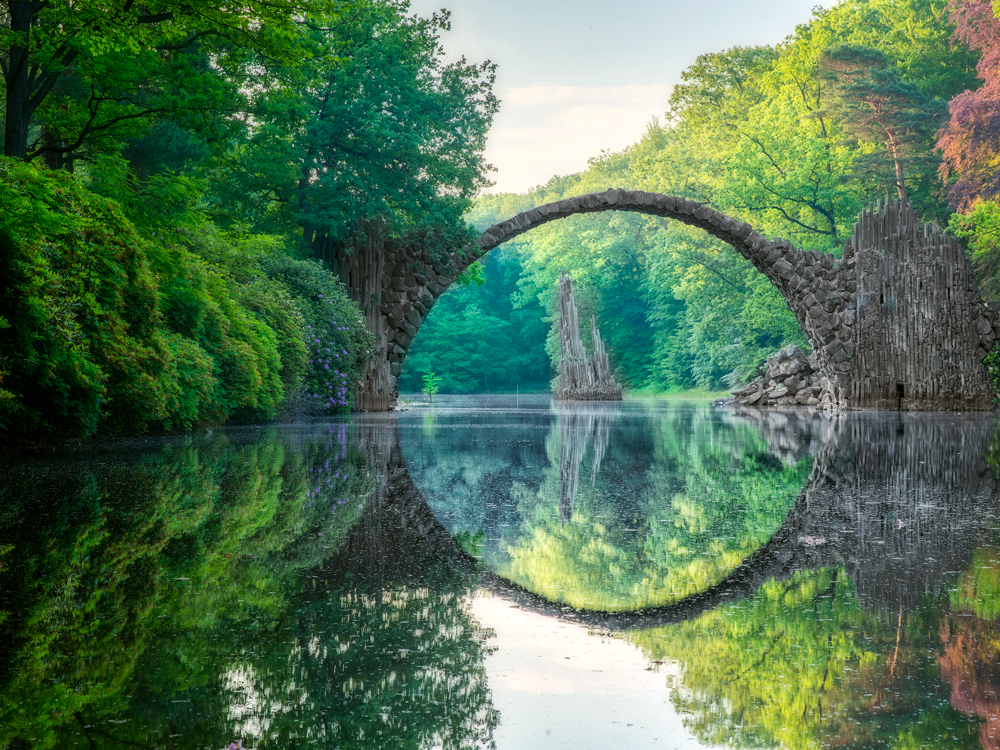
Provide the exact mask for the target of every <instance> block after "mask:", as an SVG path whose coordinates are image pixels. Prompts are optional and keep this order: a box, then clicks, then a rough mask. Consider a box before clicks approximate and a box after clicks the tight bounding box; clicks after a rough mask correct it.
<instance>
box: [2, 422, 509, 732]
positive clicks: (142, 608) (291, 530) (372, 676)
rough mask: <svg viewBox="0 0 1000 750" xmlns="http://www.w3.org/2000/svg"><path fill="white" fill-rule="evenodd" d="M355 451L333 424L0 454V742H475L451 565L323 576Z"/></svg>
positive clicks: (347, 518)
mask: <svg viewBox="0 0 1000 750" xmlns="http://www.w3.org/2000/svg"><path fill="white" fill-rule="evenodd" d="M368 448H369V449H372V448H375V446H374V445H372V444H371V442H370V441H369V444H368ZM369 456H370V452H369V453H366V452H365V451H364V450H362V449H361V446H359V442H358V438H357V436H356V435H353V434H351V433H349V432H348V431H347V430H345V426H344V425H342V424H341V425H332V426H329V427H328V426H326V425H323V426H322V427H318V428H317V429H315V431H308V432H298V433H296V435H295V436H294V437H293V436H291V435H289V434H287V432H286V433H284V434H283V433H281V432H277V431H265V432H261V433H255V435H254V436H253V437H252V438H250V439H246V436H240V435H239V434H238V433H232V434H231V435H230V436H228V437H227V436H224V435H221V434H217V435H214V436H212V437H209V438H205V439H200V440H197V439H193V438H187V439H185V440H183V441H181V442H174V443H172V444H168V445H165V446H164V445H161V446H159V448H158V449H157V450H156V451H149V452H146V453H140V454H138V455H126V456H122V455H121V454H120V453H119V454H118V455H116V456H108V455H101V456H92V457H90V458H91V459H92V460H89V461H87V462H86V463H84V462H80V461H57V462H55V463H52V462H50V463H42V462H35V463H32V464H28V465H22V466H18V467H5V468H4V470H3V475H2V481H0V634H2V635H3V639H2V643H0V747H23V746H26V745H30V746H31V747H33V748H53V747H65V746H67V745H73V744H78V743H82V744H89V743H91V742H92V741H93V742H100V743H101V744H104V743H106V742H111V743H113V744H118V743H121V744H125V745H133V746H134V745H141V746H162V745H177V744H179V745H184V746H187V747H202V746H206V747H224V746H226V745H227V744H228V743H229V742H231V741H234V740H236V739H243V741H244V745H245V746H249V747H259V748H287V747H290V746H300V745H302V744H305V743H307V742H308V740H309V739H316V738H317V737H322V738H324V740H325V741H329V742H331V743H333V744H335V745H336V744H342V743H346V744H351V743H356V742H359V741H361V738H365V739H366V740H370V739H371V738H372V737H377V736H378V735H379V734H380V733H382V734H383V735H385V736H386V737H388V736H391V737H392V740H393V741H392V744H393V747H401V748H419V747H427V746H428V745H429V744H431V742H432V740H437V742H438V743H439V744H443V746H444V747H454V748H464V747H471V746H479V745H477V744H476V741H477V740H480V741H488V739H489V736H490V734H491V732H492V728H493V727H494V726H495V725H496V716H495V712H494V711H493V709H492V705H491V703H490V693H489V690H488V688H487V686H486V680H485V672H484V669H483V665H482V660H483V656H484V652H485V645H484V643H483V640H484V638H483V637H484V635H485V634H484V633H483V632H482V630H481V629H480V628H478V627H477V626H476V625H475V624H474V622H473V621H472V620H471V618H470V617H469V614H468V611H467V598H466V596H465V595H466V594H467V591H468V582H466V581H464V580H463V578H462V576H461V575H460V574H457V573H456V572H455V571H448V570H422V571H420V572H419V575H415V576H409V577H405V578H402V580H386V579H385V578H384V577H380V578H379V579H378V580H368V579H366V578H365V577H364V576H362V575H357V576H355V577H354V578H353V579H351V577H350V576H344V577H335V578H332V579H331V578H327V577H326V576H324V575H323V569H322V567H321V566H322V565H323V564H324V563H327V562H329V561H330V560H331V558H332V557H334V556H335V555H336V554H337V552H338V550H339V549H341V547H342V545H344V543H345V539H346V538H347V537H348V535H349V534H350V533H351V529H352V528H354V527H356V526H357V525H358V522H359V519H360V518H362V516H363V514H364V513H365V509H366V504H367V502H368V499H369V497H370V495H371V493H372V491H373V490H374V489H375V482H376V481H377V480H376V478H375V467H374V466H373V465H372V464H371V463H370V462H369ZM354 562H357V560H356V559H355V560H354ZM317 578H323V580H322V582H321V584H319V585H317ZM416 622H421V623H422V628H420V627H414V623H416ZM303 644H304V645H303ZM309 644H314V645H309ZM315 644H321V647H319V648H317V647H316V646H315ZM376 665H377V666H376ZM234 709H235V710H234Z"/></svg>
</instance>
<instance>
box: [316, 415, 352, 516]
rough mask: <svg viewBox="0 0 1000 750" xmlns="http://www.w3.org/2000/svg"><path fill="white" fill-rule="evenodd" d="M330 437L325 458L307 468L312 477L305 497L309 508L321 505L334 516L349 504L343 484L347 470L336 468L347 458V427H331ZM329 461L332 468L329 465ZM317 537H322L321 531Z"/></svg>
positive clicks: (349, 499)
mask: <svg viewBox="0 0 1000 750" xmlns="http://www.w3.org/2000/svg"><path fill="white" fill-rule="evenodd" d="M330 436H331V439H330V440H329V441H327V444H326V450H327V457H326V458H325V459H323V463H322V464H320V465H317V466H312V467H310V468H309V473H310V474H311V475H313V476H311V477H310V478H309V489H308V493H307V496H308V497H309V503H308V505H309V507H312V504H313V502H316V503H317V505H320V504H321V503H322V505H323V507H328V508H329V509H330V511H331V514H332V515H336V514H337V513H339V512H340V511H341V510H342V509H343V508H344V507H345V506H348V505H350V503H351V498H350V497H347V493H346V489H347V488H346V484H344V483H346V482H347V481H348V480H349V479H350V477H349V475H348V471H347V468H346V467H345V468H344V469H343V470H341V469H339V468H337V464H339V463H340V462H341V460H343V459H346V458H347V425H344V424H341V425H336V426H331V427H330ZM331 461H332V462H333V466H331V465H330V463H331ZM338 496H339V497H338ZM333 527H334V524H332V523H331V524H330V525H329V528H330V529H332V528H333ZM319 536H323V532H322V531H320V532H319Z"/></svg>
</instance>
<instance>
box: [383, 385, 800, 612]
mask: <svg viewBox="0 0 1000 750" xmlns="http://www.w3.org/2000/svg"><path fill="white" fill-rule="evenodd" d="M437 425H438V426H439V428H440V429H439V432H438V433H437V435H436V436H435V437H434V439H433V440H428V439H427V436H426V434H425V433H424V432H422V431H421V430H420V429H419V423H418V422H417V421H416V419H415V418H413V417H411V416H409V415H407V416H406V417H405V418H403V419H402V420H401V422H400V436H401V441H402V445H403V450H404V455H405V456H406V459H407V463H408V466H409V468H410V472H411V475H412V476H413V478H414V480H415V482H416V484H417V486H418V487H419V488H420V491H421V492H422V494H423V495H424V496H425V497H426V498H427V501H428V503H429V504H430V506H431V508H432V509H433V510H434V512H435V514H436V515H437V516H438V518H439V519H440V520H441V522H442V523H443V524H444V525H445V527H446V528H448V529H449V530H450V531H451V532H452V533H453V534H455V535H456V537H461V538H462V539H463V540H469V539H471V540H478V542H477V543H476V545H475V547H474V548H473V547H470V549H469V551H470V552H473V553H474V554H476V555H478V556H480V557H481V558H482V559H483V561H484V563H485V564H486V565H487V567H488V568H489V569H490V570H492V571H493V572H495V573H497V574H499V575H500V576H502V577H504V578H507V579H509V580H511V581H513V582H515V583H517V584H519V585H521V586H523V587H525V588H526V589H528V590H529V591H533V592H535V593H537V594H540V595H543V596H544V597H547V598H549V599H551V600H553V601H555V602H559V603H564V604H569V605H572V606H573V607H577V608H585V609H599V610H635V609H640V608H643V607H649V606H655V605H662V604H665V603H669V602H675V601H680V600H682V599H684V598H685V597H688V596H690V595H691V594H693V593H696V592H698V591H701V590H704V589H706V588H708V587H709V586H711V585H712V584H714V583H716V582H718V581H719V580H721V579H722V578H724V577H725V575H726V574H727V573H728V572H729V571H731V570H732V569H733V568H734V567H735V566H736V565H738V564H739V563H740V561H742V560H743V559H744V558H745V557H746V556H747V555H748V554H749V553H750V552H752V551H753V550H754V549H756V548H757V547H759V546H760V545H761V544H763V543H764V542H766V541H767V539H768V538H769V537H770V536H771V535H772V534H773V533H774V532H775V531H776V530H777V529H778V528H779V527H780V525H781V523H782V521H783V520H784V518H785V515H786V514H787V512H788V510H789V508H790V507H791V506H792V504H793V503H794V501H795V498H796V497H797V496H798V494H799V493H800V491H801V489H802V487H803V485H804V484H805V482H806V478H807V476H808V472H809V467H810V464H811V456H810V455H809V453H808V448H809V446H808V443H804V444H803V445H802V446H801V448H800V449H799V450H798V453H797V455H792V453H786V455H785V459H786V460H779V459H778V458H777V457H775V456H774V455H773V453H772V452H771V451H770V450H769V448H768V445H767V443H766V441H765V440H764V439H763V438H762V437H761V436H760V434H759V433H758V431H757V430H756V429H755V428H754V427H753V426H752V425H750V424H748V423H746V421H745V420H741V419H734V418H733V417H732V415H730V414H729V413H727V412H722V411H719V410H713V409H711V408H709V406H708V404H705V403H702V404H701V405H700V406H690V405H689V406H686V407H676V408H675V407H668V408H664V407H663V404H662V402H659V403H657V402H651V403H638V404H637V403H627V404H624V405H621V404H606V405H605V404H596V405H595V404H581V405H568V404H567V405H560V406H559V407H558V408H551V407H550V406H549V404H548V402H547V401H546V402H543V403H540V404H539V405H538V408H535V409H525V410H520V411H515V412H504V413H502V414H492V415H490V414H486V413H484V412H482V411H481V410H471V411H466V410H446V409H441V410H439V411H438V414H437ZM793 452H794V451H793Z"/></svg>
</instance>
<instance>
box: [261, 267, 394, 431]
mask: <svg viewBox="0 0 1000 750" xmlns="http://www.w3.org/2000/svg"><path fill="white" fill-rule="evenodd" d="M261 267H262V268H263V269H264V271H265V273H267V275H268V276H269V277H270V278H272V279H274V280H276V281H280V282H281V283H282V284H283V285H284V286H285V287H286V288H287V289H288V290H289V293H290V294H291V295H292V296H293V298H294V299H295V300H296V303H297V307H298V310H299V312H300V314H301V315H302V319H303V321H304V325H305V328H304V338H305V343H306V347H307V352H308V361H307V365H306V369H305V373H304V376H303V378H302V386H301V390H300V393H299V397H298V404H297V406H298V410H299V411H303V412H306V413H313V414H323V413H330V412H338V411H346V410H349V409H350V408H351V406H352V401H353V398H354V388H355V386H356V385H357V382H358V378H359V376H360V374H361V372H362V371H363V370H364V368H365V366H366V364H367V362H368V359H369V357H371V355H372V352H373V350H374V337H373V336H372V334H371V332H370V331H369V330H368V326H367V324H366V323H365V320H364V318H363V317H362V315H361V310H360V308H359V307H358V306H357V305H356V304H355V303H354V301H353V300H351V298H350V297H348V296H347V290H346V288H345V287H344V285H343V284H342V283H341V282H340V280H339V279H337V278H336V277H335V276H334V275H333V274H331V273H330V272H329V271H327V270H326V269H325V268H323V266H322V265H321V264H320V263H318V262H316V261H310V260H296V259H294V258H290V257H288V256H283V255H274V256H270V257H268V258H266V259H264V260H262V261H261Z"/></svg>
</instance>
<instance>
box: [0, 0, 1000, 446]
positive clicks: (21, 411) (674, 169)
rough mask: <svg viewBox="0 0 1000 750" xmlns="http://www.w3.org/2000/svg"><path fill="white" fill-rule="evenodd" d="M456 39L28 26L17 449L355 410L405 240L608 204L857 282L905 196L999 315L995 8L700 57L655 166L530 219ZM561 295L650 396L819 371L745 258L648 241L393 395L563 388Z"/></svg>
mask: <svg viewBox="0 0 1000 750" xmlns="http://www.w3.org/2000/svg"><path fill="white" fill-rule="evenodd" d="M449 24H450V18H449V14H448V13H447V11H441V12H439V13H436V14H434V15H432V16H430V17H420V16H418V15H415V14H413V13H412V12H411V10H410V8H409V6H408V3H407V2H406V0H362V1H361V2H358V3H351V4H346V3H341V2H337V1H336V0H278V1H277V2H261V1H259V0H243V1H242V2H240V3H237V4H236V5H232V6H226V7H225V8H219V7H217V6H216V5H214V4H210V3H207V2H203V1H202V0H196V2H194V3H191V2H186V3H178V2H174V0H164V1H163V2H161V3H158V4H156V5H155V6H154V5H149V6H138V5H136V4H134V3H133V2H131V0H108V1H106V2H96V1H95V0H85V2H83V3H77V4H74V5H73V6H72V8H71V7H70V6H68V5H65V4H58V3H57V4H46V3H37V2H33V1H32V0H6V1H5V2H4V3H3V5H2V6H0V71H2V83H0V85H2V87H3V97H2V102H3V104H2V106H3V120H4V129H3V151H4V156H3V157H2V158H0V207H2V219H0V277H2V278H3V279H4V280H5V288H4V293H3V295H2V296H0V431H2V433H3V434H4V435H8V436H10V435H17V436H28V437H39V436H44V435H59V436H65V437H83V436H89V435H93V434H97V433H104V434H109V433H123V432H124V433H134V432H141V431H146V430H175V429H187V428H191V427H194V426H199V425H200V426H205V425H212V424H220V423H224V422H259V421H267V420H271V419H274V418H276V417H279V416H294V415H315V414H322V413H330V412H335V411H343V410H348V409H350V408H351V407H352V404H353V400H354V397H355V387H356V384H357V383H358V378H359V375H360V374H361V373H362V371H363V370H364V369H365V367H366V366H367V363H368V361H369V360H370V358H371V357H372V355H373V352H374V351H375V349H376V347H377V342H376V341H375V340H374V339H373V337H372V335H371V332H370V330H368V327H367V326H366V322H365V318H364V315H363V310H362V308H363V305H362V306H360V307H359V304H358V303H359V291H358V288H356V284H354V282H353V281H352V279H351V277H350V273H349V272H348V271H347V270H346V269H347V268H348V261H349V260H350V259H351V258H352V257H354V256H356V254H365V253H367V254H372V253H376V254H377V253H379V252H381V250H380V247H381V245H380V244H379V242H377V241H375V240H376V239H379V240H381V239H384V238H392V239H394V240H398V241H400V242H402V243H410V244H414V243H416V244H419V245H421V246H423V247H425V248H429V249H430V250H433V251H435V252H437V251H438V250H440V249H445V250H451V249H457V248H460V247H462V246H463V245H464V244H465V243H467V242H468V241H469V240H470V239H472V238H474V237H475V236H476V234H477V232H478V231H482V230H483V229H484V228H486V227H488V226H490V225H491V224H493V223H495V222H497V221H500V220H503V219H506V218H509V217H511V216H513V215H514V214H516V213H517V212H519V211H522V210H525V209H527V208H530V207H533V206H536V205H539V204H542V203H546V202H550V201H553V200H559V199H561V198H563V197H566V196H571V195H577V194H581V193H587V192H595V191H601V190H605V189H607V188H610V187H617V188H622V189H640V190H648V191H653V192H659V193H666V194H672V195H678V196H682V197H684V198H686V199H689V200H695V201H698V202H701V203H705V204H708V205H711V206H712V207H714V208H717V209H719V210H721V211H723V212H725V213H727V214H729V215H731V216H735V217H738V218H740V219H742V220H746V221H749V222H750V223H752V224H753V225H754V226H755V227H756V228H758V229H759V230H760V231H761V232H762V233H763V234H765V235H768V236H772V237H773V236H780V237H785V238H787V239H790V240H792V241H793V242H794V243H795V244H796V245H801V246H804V247H807V248H811V249H816V250H820V251H824V252H830V253H833V254H835V255H836V254H838V253H840V252H841V251H842V248H843V245H844V242H845V240H846V239H847V238H848V237H849V236H850V232H851V227H852V224H853V221H854V218H855V217H856V215H857V213H858V212H859V211H860V210H861V209H862V208H863V207H864V206H866V205H868V204H869V203H871V202H872V201H876V200H879V199H882V200H884V199H887V198H896V197H899V198H904V199H907V200H910V201H912V203H913V205H914V206H915V208H916V210H917V212H918V213H919V215H920V216H921V218H922V219H923V220H925V221H934V222H936V223H938V224H940V225H942V226H945V227H947V228H948V229H949V230H950V231H952V232H953V233H955V234H956V235H957V236H959V237H961V238H963V239H964V240H965V241H967V243H968V248H969V252H970V255H971V257H972V259H973V263H974V265H975V267H976V270H977V273H978V276H979V283H980V286H981V288H982V290H983V293H984V295H985V296H986V297H987V298H991V297H996V296H997V294H998V292H1000V276H998V274H1000V252H998V243H1000V203H998V197H1000V196H998V193H1000V178H998V177H997V165H998V159H1000V138H998V133H1000V114H998V112H1000V107H998V104H1000V75H998V73H1000V22H998V20H997V18H996V15H995V10H994V8H993V6H992V5H991V4H990V3H989V2H987V1H986V0H951V2H949V3H948V4H947V5H944V6H942V5H936V4H934V3H932V2H931V0H844V2H841V3H839V4H837V5H835V6H834V7H832V8H829V9H823V8H819V7H817V8H816V9H815V11H814V14H813V17H812V19H811V20H810V21H809V23H807V24H803V25H801V26H799V27H797V28H795V29H794V30H790V34H789V36H788V37H786V38H785V40H784V41H782V42H781V43H779V44H777V45H774V46H764V47H753V48H739V47H738V48H733V49H729V50H723V51H719V52H715V53H711V54H706V55H702V56H700V57H698V58H697V59H696V60H694V61H692V64H691V65H690V67H689V68H687V70H685V71H684V72H683V74H682V82H681V83H680V84H679V85H677V86H676V87H675V88H674V89H673V92H672V95H671V98H670V108H669V110H668V111H667V112H666V113H664V114H663V116H662V118H658V119H655V120H653V121H651V122H650V123H649V126H648V129H647V132H646V133H645V135H644V136H643V137H642V138H641V139H640V140H639V141H638V142H637V143H635V144H634V145H632V146H630V147H629V148H627V149H625V150H623V151H621V152H605V153H601V154H599V155H596V156H595V157H594V158H592V159H591V160H590V164H589V166H588V168H587V169H586V170H585V171H584V172H581V173H579V174H573V175H565V176H556V177H553V178H552V179H551V180H550V181H549V182H547V183H546V184H545V185H542V186H539V187H537V188H535V189H533V190H531V191H529V192H527V193H525V194H519V195H514V194H495V193H490V192H489V187H490V184H491V183H490V173H491V169H492V167H491V166H490V165H489V164H488V163H487V162H486V160H485V158H484V148H485V143H486V138H487V136H488V133H489V128H490V125H491V123H492V119H493V116H494V114H495V113H496V112H497V111H498V108H499V107H500V106H501V103H500V101H499V100H498V98H497V97H496V95H495V94H494V91H493V88H494V83H495V72H496V67H495V65H494V64H493V63H491V62H489V61H482V62H475V61H469V60H466V59H465V58H464V57H458V58H455V57H451V58H447V60H451V61H450V62H447V61H446V58H445V57H444V55H443V52H444V48H443V46H442V42H441V36H442V34H443V33H444V32H446V31H447V30H448V29H449ZM355 259H356V258H355ZM561 272H567V273H569V274H570V275H571V276H572V277H573V279H574V283H575V285H576V289H577V300H578V304H579V305H580V308H581V311H580V312H581V315H580V317H581V320H587V318H589V317H590V315H596V316H597V319H598V321H599V324H600V327H601V331H602V335H603V337H604V339H605V341H606V343H607V346H608V349H609V353H610V357H611V361H612V366H613V368H614V370H615V375H616V377H617V379H618V380H619V382H621V383H622V384H623V385H624V386H625V387H626V388H627V389H628V390H630V391H631V392H646V393H662V392H671V391H681V390H689V389H702V390H709V391H717V390H721V389H725V388H730V387H733V386H735V385H737V384H740V383H742V382H745V381H746V380H747V379H748V378H750V377H752V376H753V375H754V374H755V373H756V371H757V369H758V368H759V366H760V364H761V363H762V360H763V357H764V356H765V355H767V354H769V353H771V352H773V351H775V350H776V349H778V348H780V347H782V346H784V345H786V344H788V343H797V344H799V345H801V346H803V347H805V346H806V341H805V339H804V337H803V335H802V333H801V331H800V329H799V327H798V326H797V324H796V322H795V319H794V317H793V316H792V315H791V313H790V312H789V311H788V309H787V308H786V306H785V304H784V302H783V301H782V299H781V297H780V296H779V295H778V293H777V292H776V291H775V289H774V288H773V287H771V286H770V284H769V283H768V281H767V280H766V279H765V278H764V277H763V276H761V275H760V274H758V273H756V272H755V271H754V269H753V268H752V267H751V266H750V265H749V263H747V262H746V261H744V260H743V259H742V258H740V257H739V256H738V255H736V254H735V253H733V252H732V251H731V250H730V249H729V248H728V247H726V246H724V245H721V244H720V243H718V242H717V241H715V240H713V239H711V238H710V237H707V236H705V235H703V234H701V233H699V232H698V231H696V230H692V229H690V228H687V227H684V226H680V225H675V224H671V223H668V222H665V221H663V220H659V219H655V218H650V217H643V216H636V215H631V214H601V215H591V216H577V217H573V218H571V219H567V220H565V221H561V222H556V223H554V224H549V225H546V226H544V227H541V228H539V229H537V230H535V231H533V232H531V233H529V234H527V235H524V236H522V237H520V238H518V240H517V241H516V242H511V243H508V244H507V245H505V246H504V247H502V248H500V249H498V250H497V251H494V252H493V253H491V254H490V256H488V257H487V258H486V259H485V260H484V261H483V262H482V263H480V264H477V265H476V266H474V267H473V268H472V269H471V271H470V272H466V273H465V274H463V275H462V276H461V277H460V279H459V284H456V285H454V286H453V287H452V289H450V290H449V291H448V292H447V293H446V294H445V295H444V296H443V297H442V299H441V300H440V301H439V302H438V303H437V306H436V307H435V309H434V312H433V313H432V314H431V315H430V316H429V318H428V319H427V322H426V323H425V324H424V326H423V327H422V329H421V330H420V332H419V334H418V335H417V336H416V338H415V340H414V343H413V344H412V347H411V349H410V352H409V355H408V359H407V362H406V364H405V367H404V370H403V373H402V375H401V377H400V380H399V383H398V387H399V390H400V391H401V392H404V393H405V392H408V391H409V392H413V391H419V390H420V388H421V382H422V379H423V377H424V376H425V375H428V374H434V375H435V376H436V377H439V378H440V389H441V390H442V391H443V392H452V393H468V392H495V391H513V390H515V389H520V390H542V391H544V390H547V389H548V384H549V381H550V378H551V376H552V374H553V373H554V372H555V371H556V368H557V366H558V359H559V352H558V346H557V339H556V337H555V333H554V331H555V329H554V324H555V323H556V321H555V319H554V318H555V315H554V311H555V305H556V302H555V282H556V279H557V277H558V275H559V274H560V273H561ZM995 356H996V355H993V354H991V355H990V357H991V359H990V360H988V362H989V364H990V365H991V366H993V367H996V364H997V363H996V362H994V361H992V358H993V357H995ZM997 373H998V374H1000V369H998V370H997Z"/></svg>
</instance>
